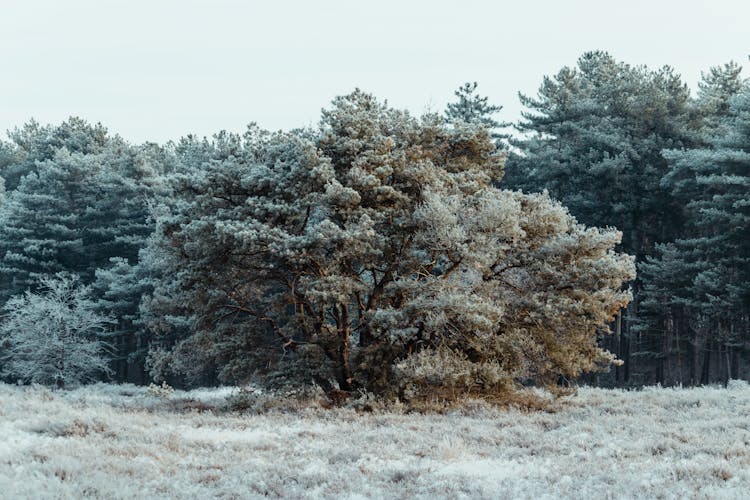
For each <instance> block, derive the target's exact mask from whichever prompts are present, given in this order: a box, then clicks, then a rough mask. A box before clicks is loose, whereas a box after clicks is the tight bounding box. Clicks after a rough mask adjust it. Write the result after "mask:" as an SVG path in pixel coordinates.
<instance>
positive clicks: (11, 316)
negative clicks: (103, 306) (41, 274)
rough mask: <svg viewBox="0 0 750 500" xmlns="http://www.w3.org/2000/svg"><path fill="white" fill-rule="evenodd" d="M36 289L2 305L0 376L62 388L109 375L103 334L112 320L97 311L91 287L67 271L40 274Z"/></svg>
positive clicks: (109, 370) (109, 349) (109, 348)
mask: <svg viewBox="0 0 750 500" xmlns="http://www.w3.org/2000/svg"><path fill="white" fill-rule="evenodd" d="M40 288H41V291H40V292H39V293H32V292H26V293H25V294H23V295H18V296H15V297H13V298H11V299H10V300H9V301H8V302H7V303H6V304H5V307H4V310H5V316H4V317H3V318H2V321H0V342H2V345H3V350H2V358H3V365H2V367H3V375H4V376H7V377H11V378H15V379H17V380H19V381H21V382H23V383H39V384H46V385H53V384H54V385H56V386H57V387H64V386H66V385H78V384H83V383H86V382H92V381H95V380H98V379H99V378H100V377H101V375H108V374H110V373H111V369H110V368H109V366H108V363H109V354H110V352H111V346H110V345H109V344H108V343H106V342H104V341H103V340H102V335H103V334H104V333H105V331H106V329H107V327H108V326H109V325H110V324H111V323H112V322H113V321H112V320H111V319H110V318H108V317H106V316H102V315H101V314H99V313H97V312H96V310H95V304H94V303H93V302H92V301H91V300H90V299H89V292H90V288H89V287H87V286H82V285H80V284H79V282H78V277H77V276H75V275H71V274H65V273H59V274H57V275H55V276H52V277H46V278H43V279H42V280H41V283H40Z"/></svg>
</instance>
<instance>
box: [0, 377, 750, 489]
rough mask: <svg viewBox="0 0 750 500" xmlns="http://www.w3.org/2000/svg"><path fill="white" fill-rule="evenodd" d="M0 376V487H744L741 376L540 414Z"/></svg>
mask: <svg viewBox="0 0 750 500" xmlns="http://www.w3.org/2000/svg"><path fill="white" fill-rule="evenodd" d="M233 392H236V390H235V389H229V388H227V389H216V390H206V391H192V392H180V391H177V392H175V393H173V394H171V395H169V396H157V395H153V394H151V393H149V392H148V391H147V390H146V389H145V388H138V387H134V386H129V385H120V386H115V385H95V386H90V387H87V388H83V389H77V390H72V391H62V392H61V391H52V390H48V389H45V388H41V387H15V386H10V385H2V384H0V497H2V498H3V499H15V498H72V499H77V498H157V497H158V498H255V497H264V496H267V497H291V498H300V497H304V498H510V497H513V498H621V497H622V498H632V497H641V498H658V497H662V498H747V496H748V494H749V493H748V492H750V386H748V384H747V383H745V382H739V381H733V382H730V384H729V387H728V388H726V389H725V388H717V387H710V388H697V389H660V388H649V389H645V390H641V391H633V392H625V391H615V390H604V389H591V388H581V389H580V390H579V392H578V395H577V396H575V397H572V398H570V399H567V400H565V401H563V402H560V403H559V404H556V405H555V406H554V407H553V408H551V409H550V410H549V411H537V412H529V411H522V410H518V409H505V410H499V409H492V408H487V407H485V406H482V405H478V404H477V405H474V406H472V407H471V408H467V409H465V410H462V411H460V412H448V413H447V414H430V415H424V414H413V413H412V414H409V413H406V414H405V413H402V412H398V411H390V412H377V411H376V412H372V413H364V412H357V411H354V410H351V409H334V410H324V409H320V408H308V409H304V408H300V409H297V410H294V411H289V410H287V411H280V410H272V411H268V412H265V413H262V414H242V413H237V412H227V411H225V410H222V407H223V406H225V404H226V397H227V396H228V395H231V394H232V393H233Z"/></svg>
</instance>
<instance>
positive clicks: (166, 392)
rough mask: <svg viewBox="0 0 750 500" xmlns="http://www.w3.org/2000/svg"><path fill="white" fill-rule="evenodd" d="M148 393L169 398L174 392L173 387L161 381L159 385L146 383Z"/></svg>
mask: <svg viewBox="0 0 750 500" xmlns="http://www.w3.org/2000/svg"><path fill="white" fill-rule="evenodd" d="M147 390H148V393H149V394H150V395H151V396H156V397H158V398H164V399H166V398H169V396H171V395H172V394H173V393H174V387H172V386H171V385H169V384H167V383H166V382H162V383H161V385H156V384H154V383H153V382H152V383H150V384H149V385H148V389H147Z"/></svg>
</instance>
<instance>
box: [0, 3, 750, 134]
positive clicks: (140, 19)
mask: <svg viewBox="0 0 750 500" xmlns="http://www.w3.org/2000/svg"><path fill="white" fill-rule="evenodd" d="M749 19H750V1H747V0H712V1H708V0H706V1H696V0H682V1H677V0H627V1H626V0H617V1H605V0H565V1H561V0H559V1H556V0H548V1H539V0H537V1H533V0H513V1H507V2H506V1H490V0H487V1H474V0H462V1H443V0H433V1H422V0H420V1H410V0H396V1H394V0H371V1H356V0H348V1H347V0H309V1H304V0H299V1H284V0H266V1H262V2H261V1H252V0H247V1H239V0H212V1H208V0H206V1H194V0H127V1H120V0H108V1H104V0H65V1H59V0H47V1H42V0H24V1H22V0H15V1H11V0H0V65H1V66H0V68H1V69H0V130H2V131H4V130H7V129H9V128H12V127H15V126H18V125H21V124H22V123H24V122H26V121H27V120H28V119H30V118H31V117H34V118H36V119H37V120H38V121H40V122H43V123H49V122H53V123H55V122H60V121H62V120H63V119H65V118H66V117H68V116H70V115H77V116H81V117H83V118H86V119H88V120H90V121H94V122H96V121H101V122H102V123H104V124H105V125H106V126H107V127H108V128H109V129H110V130H111V131H112V132H117V133H119V134H120V135H122V136H123V137H125V138H127V139H130V140H133V141H136V142H140V141H145V140H152V141H158V142H163V141H166V140H168V139H176V138H178V137H180V136H182V135H184V134H187V133H197V134H199V135H210V134H212V133H214V132H216V131H218V130H220V129H227V130H232V131H242V130H244V128H245V126H246V124H247V123H248V122H251V121H257V122H258V123H259V124H260V125H261V126H263V127H266V128H270V129H278V128H284V129H288V128H292V127H296V126H303V125H309V124H314V123H316V122H317V120H318V115H319V112H320V108H322V107H325V106H327V105H328V102H329V101H330V100H331V98H332V97H334V96H335V95H339V94H344V93H347V92H349V91H351V90H352V89H353V88H354V87H357V86H359V87H361V88H363V89H365V90H367V91H369V92H372V93H374V94H376V95H377V96H378V97H381V98H387V99H388V100H389V102H390V103H391V104H392V105H394V106H397V107H405V108H408V109H410V110H412V111H413V112H415V113H420V112H422V111H424V110H425V109H436V110H441V109H442V108H443V107H444V105H445V103H446V102H448V101H450V100H451V99H452V97H453V91H454V90H455V89H456V88H457V87H458V86H459V85H461V84H462V83H463V82H465V81H473V80H476V81H478V82H479V85H480V92H481V93H482V94H484V95H488V96H490V98H491V100H492V101H494V103H496V104H500V105H503V106H504V110H503V112H502V113H501V114H500V115H499V116H498V118H500V119H502V120H516V119H518V117H519V112H520V110H521V107H520V105H519V103H518V98H517V92H518V91H522V92H524V93H527V94H528V93H531V94H533V93H535V92H536V89H537V87H538V86H539V84H540V83H541V80H542V77H543V76H544V75H549V74H554V73H556V72H557V71H558V70H559V68H561V67H562V66H565V65H574V64H575V62H576V59H577V58H578V57H579V56H580V55H581V53H583V52H584V51H587V50H594V49H603V50H607V51H609V52H610V53H612V55H614V56H615V57H616V58H617V59H619V60H623V61H626V62H628V63H631V64H647V65H649V66H652V67H658V66H662V65H664V64H669V65H671V66H673V67H675V68H676V69H677V71H678V72H680V73H681V74H682V75H683V77H684V79H685V80H686V81H687V83H689V84H690V85H691V86H694V85H695V83H696V82H697V80H698V78H699V76H700V72H701V71H704V70H706V69H708V68H709V67H710V66H714V65H718V64H722V63H724V62H727V61H729V60H735V61H737V62H739V63H740V64H742V65H743V66H750V62H748V59H747V57H748V54H750V30H748V20H749ZM748 73H749V72H748V71H747V69H746V70H745V75H746V76H747V75H748Z"/></svg>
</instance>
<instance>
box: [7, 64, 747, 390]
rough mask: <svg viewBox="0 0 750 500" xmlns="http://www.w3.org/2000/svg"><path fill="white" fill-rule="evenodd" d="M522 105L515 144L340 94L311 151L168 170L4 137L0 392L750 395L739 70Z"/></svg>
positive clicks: (250, 132) (590, 71)
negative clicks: (573, 388)
mask: <svg viewBox="0 0 750 500" xmlns="http://www.w3.org/2000/svg"><path fill="white" fill-rule="evenodd" d="M521 99H522V102H523V103H524V105H525V106H526V107H527V108H528V110H529V111H528V112H527V113H526V114H524V119H523V120H522V121H521V122H520V123H518V124H515V125H514V126H515V127H517V128H518V130H519V131H520V134H504V133H502V132H503V131H504V130H503V127H507V126H508V124H503V123H499V122H497V121H496V120H495V118H494V117H495V113H497V112H498V111H500V107H499V106H494V105H491V104H489V103H488V100H487V98H485V97H482V96H480V95H479V94H478V92H477V85H476V84H467V85H465V86H463V87H461V88H460V89H459V90H458V91H457V92H456V100H455V102H452V103H451V104H449V105H448V107H447V109H446V110H445V112H444V113H440V114H439V113H433V114H427V115H425V116H422V117H414V116H411V115H410V114H409V113H407V112H405V111H400V110H396V109H393V108H391V107H389V106H387V105H386V104H385V103H383V102H381V101H379V100H378V99H376V98H375V97H373V96H371V95H369V94H367V93H364V92H362V91H359V90H357V91H355V92H353V93H351V94H349V95H347V96H342V97H339V98H336V99H335V100H334V101H333V102H332V104H331V106H330V107H328V108H327V109H324V110H323V111H322V115H321V121H320V124H319V125H318V126H317V127H314V128H307V129H298V130H292V131H288V132H269V131H265V130H262V129H260V128H259V127H257V126H255V125H251V126H249V127H248V129H247V131H246V132H245V133H244V134H232V133H227V132H220V133H218V134H216V135H215V136H213V137H212V138H210V139H209V138H198V137H195V136H186V137H183V138H182V139H180V140H178V141H176V142H170V143H167V144H165V145H158V144H153V143H146V144H141V145H133V144H130V143H128V142H127V141H125V140H123V139H122V138H120V137H119V136H117V135H112V134H110V133H109V132H108V131H107V130H106V129H105V128H104V127H102V126H101V125H91V124H89V123H86V122H85V121H83V120H80V119H77V118H71V119H69V120H68V121H66V122H64V123H62V124H60V125H57V126H42V125H39V124H38V123H35V122H30V123H28V124H26V125H24V126H23V127H20V128H17V129H15V130H13V131H11V132H10V133H9V140H8V141H5V142H0V179H1V180H2V182H1V183H0V185H2V186H4V187H2V189H0V303H3V304H5V309H4V311H5V312H4V316H3V319H2V320H1V322H0V337H2V340H1V341H0V342H1V343H0V370H2V373H3V376H4V377H5V378H6V379H7V380H17V379H20V380H22V381H26V382H30V381H41V382H44V383H51V382H53V381H56V382H57V383H58V384H60V383H61V380H63V379H64V380H67V381H68V382H76V381H85V380H90V379H91V378H92V377H93V378H97V377H99V378H105V377H107V376H109V377H110V378H111V379H113V380H116V381H130V382H136V383H147V382H148V381H150V380H152V379H154V380H168V381H170V382H171V383H174V384H184V385H187V384H216V383H238V382H245V381H248V380H251V379H252V380H262V381H263V383H267V384H307V383H315V384H317V385H319V386H321V387H323V388H324V389H325V390H327V391H333V390H343V391H354V390H366V391H370V392H373V393H375V394H380V395H387V396H389V397H390V396H396V397H401V398H416V397H424V396H428V395H432V396H434V395H436V394H438V395H447V394H451V395H455V394H456V393H461V394H478V395H492V396H498V397H501V396H502V395H505V394H508V393H511V392H512V391H513V390H515V389H516V388H517V387H519V386H521V385H524V384H528V383H537V384H542V385H545V386H547V387H550V388H555V387H558V386H559V384H560V383H561V382H566V381H572V380H575V379H578V378H580V377H588V378H587V380H588V381H589V382H594V383H600V384H646V383H654V382H660V383H663V384H678V383H682V384H699V383H709V382H715V381H721V380H726V379H727V378H729V377H731V378H738V377H744V376H746V375H747V372H746V369H747V368H746V367H747V354H748V353H747V347H748V340H749V339H748V329H749V328H748V321H749V318H748V305H749V303H750V301H749V300H748V299H749V297H750V296H749V294H748V286H747V285H748V257H749V255H748V252H747V243H748V235H747V231H748V219H747V217H748V207H749V206H750V201H748V200H749V196H748V185H749V184H748V175H750V170H748V167H750V161H749V158H750V157H748V154H750V128H748V126H749V125H748V123H750V121H749V120H750V93H749V92H748V87H747V83H746V82H745V81H743V80H742V78H741V76H740V68H739V66H737V65H735V64H728V65H725V66H723V67H718V68H714V69H711V70H710V71H709V72H708V73H707V74H705V75H704V78H703V81H702V82H701V84H700V88H699V91H698V95H697V96H696V97H692V96H691V95H690V92H689V90H688V88H687V87H686V85H685V84H684V83H683V82H682V81H681V80H680V77H679V76H678V75H676V74H675V73H674V72H673V71H672V70H670V69H669V68H663V69H660V70H657V71H652V70H649V69H648V68H645V67H632V66H629V65H627V64H624V63H620V62H617V61H615V60H614V59H613V58H612V57H611V56H609V55H608V54H606V53H601V52H594V53H588V54H585V55H584V56H582V57H581V59H580V60H579V61H578V64H577V66H576V67H575V68H563V69H562V70H561V71H560V72H559V73H558V74H557V75H555V76H554V77H548V78H545V79H544V81H543V84H542V86H541V87H540V90H539V93H538V95H537V96H536V97H528V96H521ZM631 256H632V257H631ZM636 265H637V268H638V277H637V278H635V274H636V273H635V267H636ZM631 298H632V301H631ZM629 303H630V304H629ZM628 304H629V305H628ZM24 325H26V326H24ZM76 325H89V327H81V326H76ZM52 340H54V341H52ZM70 343H73V344H77V345H82V346H85V347H86V349H87V350H84V351H75V350H73V351H71V350H70V349H67V350H66V346H68V345H69V344H70ZM40 352H45V353H48V354H45V359H46V360H47V361H46V364H45V362H43V363H41V364H39V363H40V361H39V356H36V357H35V353H37V354H38V353H40ZM62 352H65V353H66V357H65V358H64V359H65V360H66V361H65V362H63V361H61V356H62V355H61V354H60V353H62ZM610 352H611V353H614V355H616V356H617V357H618V358H619V360H616V359H615V357H614V355H613V354H610ZM71 353H75V356H71ZM97 355H100V356H101V357H104V358H105V359H107V360H108V363H107V364H106V365H102V364H101V363H100V359H101V357H97ZM71 359H83V360H84V361H85V360H88V362H87V365H86V366H88V367H89V368H90V370H91V373H92V374H85V376H84V373H83V372H85V371H86V369H85V367H83V368H82V367H80V366H77V365H75V366H72V368H71V366H68V365H71V363H70V362H69V360H71ZM34 363H37V364H34ZM65 363H67V365H65ZM64 365H65V366H64ZM610 368H612V369H611V370H610ZM608 370H609V371H608ZM76 373H78V375H79V376H76V375H75V374H76Z"/></svg>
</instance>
